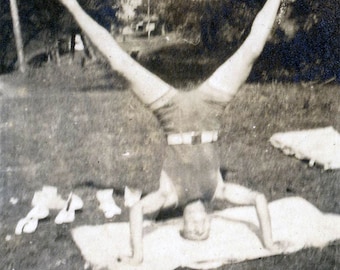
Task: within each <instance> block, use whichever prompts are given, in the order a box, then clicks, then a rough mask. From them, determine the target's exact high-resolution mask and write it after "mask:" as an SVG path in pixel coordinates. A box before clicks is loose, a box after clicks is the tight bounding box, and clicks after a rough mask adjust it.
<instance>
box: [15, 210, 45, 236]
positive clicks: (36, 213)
mask: <svg viewBox="0 0 340 270" xmlns="http://www.w3.org/2000/svg"><path fill="white" fill-rule="evenodd" d="M48 215H49V209H48V208H47V207H45V206H42V205H37V206H35V207H34V208H33V209H32V210H31V211H30V212H28V214H27V216H26V217H25V218H22V219H20V220H19V222H18V224H17V226H16V227H15V234H16V235H20V234H22V232H24V233H33V232H35V231H36V229H37V227H38V220H39V219H45V218H46V217H48Z"/></svg>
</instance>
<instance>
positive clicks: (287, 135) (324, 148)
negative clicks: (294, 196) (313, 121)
mask: <svg viewBox="0 0 340 270" xmlns="http://www.w3.org/2000/svg"><path fill="white" fill-rule="evenodd" d="M270 142H271V144H272V145H273V146H274V147H276V148H280V149H281V150H282V151H283V152H284V153H285V154H286V155H294V156H295V157H296V158H298V159H307V160H309V165H311V166H313V165H314V164H315V163H317V164H320V165H322V166H323V167H324V169H325V170H328V169H340V134H339V133H338V132H337V131H336V130H335V129H334V128H333V127H326V128H317V129H309V130H301V131H291V132H282V133H276V134H274V135H273V136H272V137H271V138H270Z"/></svg>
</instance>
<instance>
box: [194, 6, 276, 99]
mask: <svg viewBox="0 0 340 270" xmlns="http://www.w3.org/2000/svg"><path fill="white" fill-rule="evenodd" d="M279 6H280V0H268V1H267V2H266V3H265V5H264V6H263V8H262V9H261V11H260V12H259V13H258V14H257V16H256V18H255V20H254V22H253V25H252V28H251V31H250V34H249V36H248V37H247V38H246V40H245V41H244V43H243V44H242V45H241V47H240V48H239V49H238V50H237V51H236V52H235V53H234V54H233V55H232V56H231V57H230V58H229V59H228V60H227V61H226V62H225V63H224V64H222V65H221V66H220V67H219V68H218V69H217V70H216V71H215V72H214V73H213V74H212V75H211V76H210V77H209V78H208V79H207V80H206V81H205V82H204V83H203V84H202V85H201V87H200V89H202V91H209V88H213V89H215V90H218V91H220V92H221V94H222V96H223V99H224V101H229V100H230V99H231V98H232V97H233V96H234V95H235V94H236V92H237V90H238V89H239V88H240V86H241V85H242V84H243V83H244V82H245V81H246V79H247V78H248V76H249V73H250V71H251V69H252V66H253V64H254V62H255V60H256V59H257V58H258V56H259V55H260V54H261V52H262V50H263V48H264V45H265V44H266V41H267V39H268V37H269V35H270V32H271V29H272V27H273V24H274V22H275V18H276V14H277V11H278V9H279Z"/></svg>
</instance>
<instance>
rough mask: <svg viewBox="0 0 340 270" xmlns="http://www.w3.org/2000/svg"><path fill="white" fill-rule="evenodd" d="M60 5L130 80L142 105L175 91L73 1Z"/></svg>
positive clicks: (112, 64) (65, 1)
mask: <svg viewBox="0 0 340 270" xmlns="http://www.w3.org/2000/svg"><path fill="white" fill-rule="evenodd" d="M60 2H62V3H63V4H64V5H65V7H66V8H67V9H68V10H69V11H70V13H71V14H72V15H73V17H74V18H75V19H76V21H77V23H78V24H79V26H80V27H81V29H82V30H83V31H84V33H86V35H87V36H88V37H89V38H90V40H91V42H92V43H93V44H94V45H95V46H96V47H97V48H98V50H99V51H100V52H101V53H102V54H103V55H104V56H105V57H106V59H107V60H108V61H109V63H110V65H111V67H112V68H113V69H114V70H117V71H118V72H120V73H122V75H123V76H125V77H126V78H127V79H128V80H129V81H130V83H131V86H132V90H133V91H134V93H135V94H136V95H137V96H138V97H139V99H140V100H141V101H142V102H143V103H144V104H146V105H150V104H152V103H154V102H155V101H157V100H159V99H162V97H163V96H164V95H165V94H168V92H169V91H170V92H175V91H176V90H175V89H173V88H172V87H171V86H170V85H169V84H167V83H166V82H164V81H163V80H161V79H160V78H159V77H157V76H156V75H155V74H153V73H151V72H150V71H148V70H147V69H145V68H144V67H142V66H141V65H140V64H139V63H137V62H136V61H135V60H134V59H132V58H131V57H130V55H128V54H127V53H126V52H125V51H124V50H123V49H122V48H120V46H119V45H118V44H117V42H116V41H115V40H114V39H113V37H112V36H111V34H110V33H109V32H108V31H107V30H106V29H105V28H104V27H102V26H100V25H99V24H98V23H97V22H96V21H94V20H93V19H92V18H91V17H90V16H89V15H88V14H86V12H85V11H84V10H83V9H82V8H81V6H80V5H79V4H78V2H77V1H76V0H60Z"/></svg>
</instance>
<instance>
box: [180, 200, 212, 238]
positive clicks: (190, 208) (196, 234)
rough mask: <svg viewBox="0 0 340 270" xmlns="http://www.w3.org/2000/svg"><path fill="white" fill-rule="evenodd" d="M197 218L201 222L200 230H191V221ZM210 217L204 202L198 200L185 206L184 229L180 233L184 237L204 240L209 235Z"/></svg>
mask: <svg viewBox="0 0 340 270" xmlns="http://www.w3.org/2000/svg"><path fill="white" fill-rule="evenodd" d="M193 219H195V222H196V223H198V222H199V223H200V224H199V225H200V229H199V231H196V230H191V225H190V222H192V221H193ZM209 233H210V218H209V216H208V214H207V212H206V210H205V206H204V204H203V203H202V202H201V201H200V200H198V201H194V202H192V203H189V204H188V205H186V206H185V208H184V212H183V229H182V230H181V232H180V234H181V236H182V237H183V238H185V239H187V240H192V241H202V240H206V239H207V238H208V237H209Z"/></svg>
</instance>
